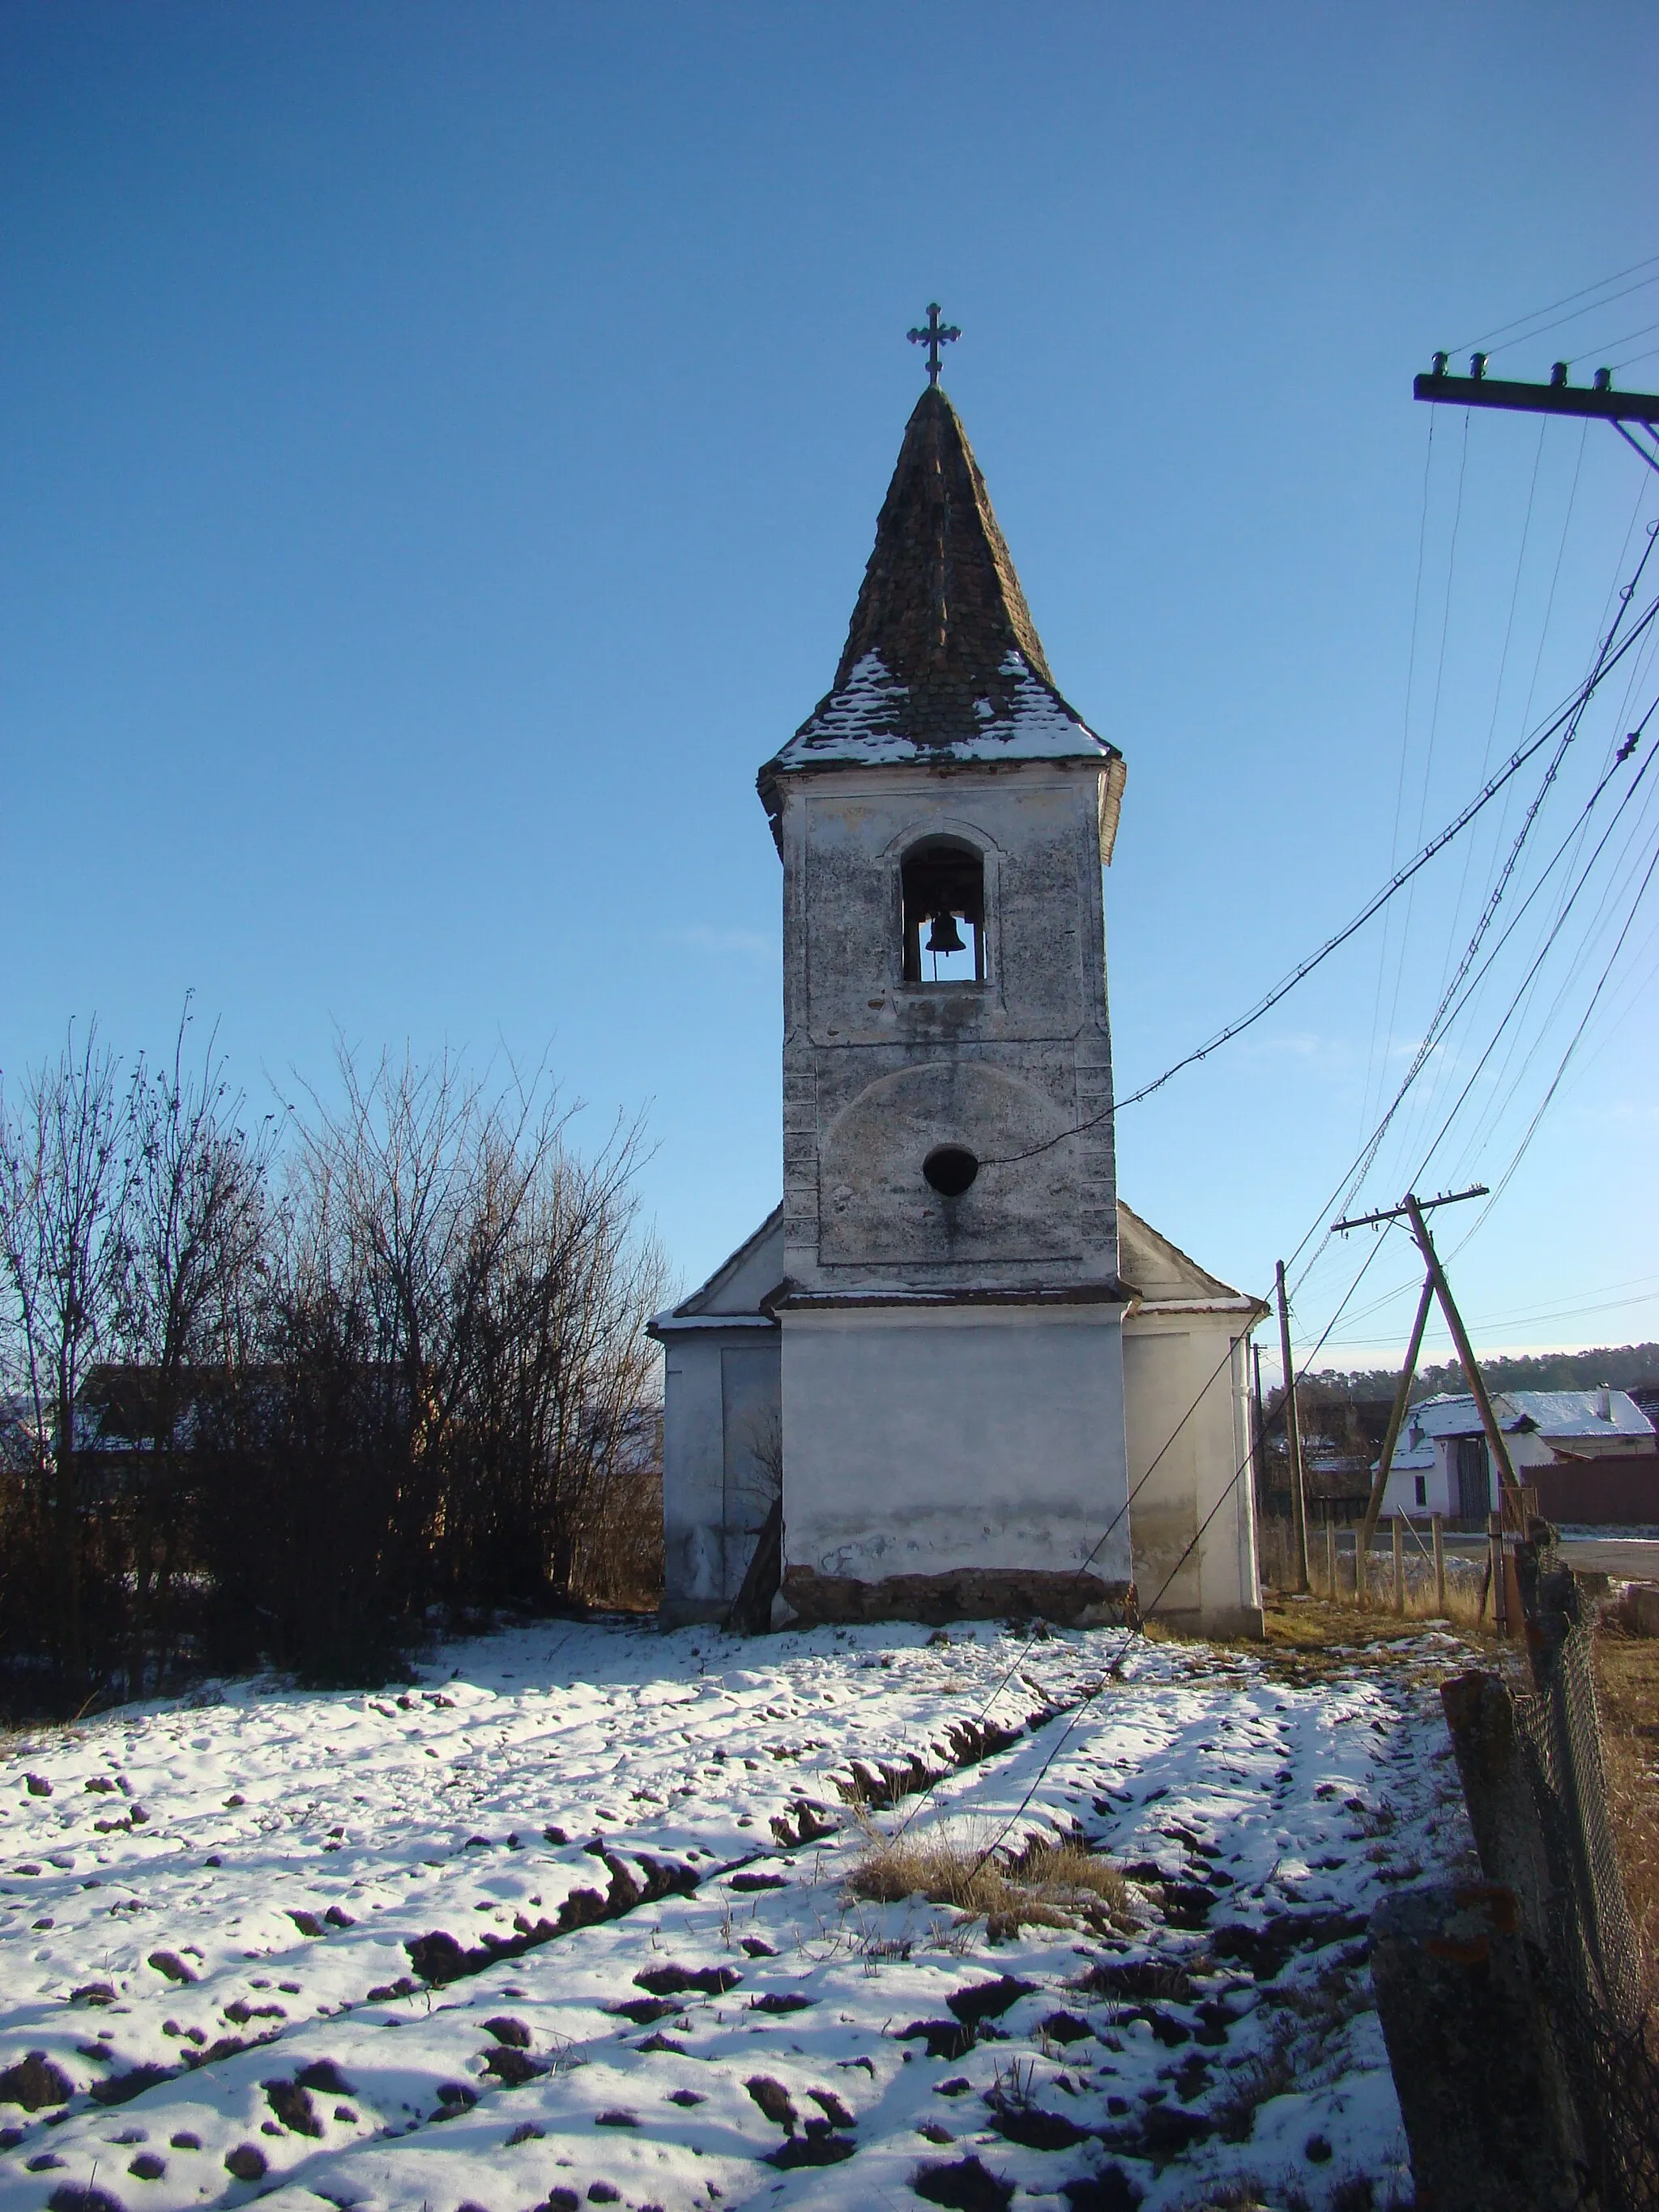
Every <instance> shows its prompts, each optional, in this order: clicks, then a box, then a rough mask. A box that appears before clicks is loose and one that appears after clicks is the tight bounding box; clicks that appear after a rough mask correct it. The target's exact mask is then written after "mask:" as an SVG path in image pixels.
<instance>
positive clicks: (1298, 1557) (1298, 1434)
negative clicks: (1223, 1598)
mask: <svg viewBox="0 0 1659 2212" xmlns="http://www.w3.org/2000/svg"><path fill="white" fill-rule="evenodd" d="M1273 1279H1274V1282H1275V1283H1276V1285H1277V1286H1278V1290H1279V1357H1280V1358H1281V1359H1282V1361H1283V1362H1284V1367H1285V1447H1286V1449H1287V1450H1288V1451H1289V1454H1290V1462H1291V1535H1292V1538H1293V1540H1294V1553H1295V1556H1294V1559H1292V1562H1291V1565H1292V1567H1293V1570H1294V1572H1295V1575H1296V1587H1297V1590H1298V1591H1299V1592H1302V1593H1303V1594H1304V1595H1305V1593H1306V1591H1307V1588H1308V1498H1307V1492H1306V1491H1305V1490H1304V1487H1303V1483H1302V1424H1301V1422H1300V1420H1299V1419H1297V1409H1296V1369H1295V1367H1294V1366H1293V1365H1292V1364H1291V1307H1290V1301H1289V1299H1288V1298H1287V1297H1285V1262H1284V1261H1282V1260H1281V1261H1279V1263H1278V1265H1277V1267H1276V1268H1275V1270H1274V1275H1273Z"/></svg>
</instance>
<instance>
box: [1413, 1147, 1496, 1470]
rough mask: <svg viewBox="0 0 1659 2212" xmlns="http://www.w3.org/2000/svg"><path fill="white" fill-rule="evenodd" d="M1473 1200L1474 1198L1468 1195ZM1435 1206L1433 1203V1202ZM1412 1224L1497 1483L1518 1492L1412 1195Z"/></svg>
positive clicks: (1483, 1383)
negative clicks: (1455, 1352)
mask: <svg viewBox="0 0 1659 2212" xmlns="http://www.w3.org/2000/svg"><path fill="white" fill-rule="evenodd" d="M1468 1195H1469V1196H1471V1197H1473V1196H1474V1193H1473V1192H1470V1193H1469V1194H1468ZM1431 1203H1432V1200H1431ZM1401 1212H1404V1213H1405V1214H1406V1216H1407V1218H1408V1219H1409V1220H1410V1222H1411V1225H1412V1235H1413V1237H1415V1238H1416V1239H1417V1249H1418V1250H1419V1252H1420V1253H1421V1254H1422V1255H1423V1258H1424V1261H1425V1265H1426V1266H1427V1267H1428V1271H1429V1280H1430V1282H1431V1284H1432V1285H1434V1294H1435V1296H1436V1297H1437V1298H1438V1299H1439V1301H1440V1310H1441V1312H1442V1313H1443V1314H1444V1315H1445V1316H1446V1326H1447V1328H1449V1329H1450V1331H1451V1334H1452V1342H1453V1343H1454V1344H1455V1346H1457V1357H1458V1358H1459V1359H1460V1360H1461V1361H1462V1365H1463V1374H1464V1377H1465V1379H1466V1380H1467V1382H1468V1386H1469V1395H1470V1396H1471V1397H1472V1398H1473V1399H1474V1402H1475V1407H1476V1409H1477V1411H1478V1412H1479V1413H1480V1425H1481V1427H1482V1428H1483V1429H1484V1430H1485V1431H1486V1442H1487V1443H1488V1444H1489V1445H1490V1446H1491V1448H1492V1465H1493V1466H1494V1467H1495V1468H1497V1469H1498V1482H1499V1483H1500V1485H1501V1486H1502V1487H1503V1489H1504V1491H1505V1492H1510V1493H1514V1492H1516V1491H1518V1489H1519V1485H1518V1484H1517V1483H1516V1480H1515V1469H1514V1468H1512V1467H1511V1466H1510V1448H1509V1446H1508V1445H1507V1444H1506V1443H1504V1431H1502V1430H1501V1429H1500V1428H1499V1427H1498V1416H1497V1414H1496V1413H1493V1411H1492V1400H1491V1398H1490V1397H1489V1396H1488V1395H1487V1393H1486V1377H1485V1376H1483V1375H1482V1374H1481V1372H1480V1362H1479V1361H1478V1360H1477V1359H1476V1358H1475V1356H1474V1346H1473V1345H1472V1344H1471V1343H1470V1342H1469V1333H1468V1329H1466V1328H1464V1326H1463V1316H1462V1314H1461V1313H1459V1312H1458V1310H1457V1302H1456V1300H1455V1298H1454V1297H1453V1296H1452V1294H1451V1285H1450V1284H1449V1282H1448V1281H1447V1280H1446V1272H1445V1269H1444V1268H1443V1267H1442V1266H1441V1264H1440V1259H1439V1255H1438V1254H1437V1252H1436V1251H1435V1249H1434V1239H1433V1237H1431V1236H1430V1234H1429V1225H1428V1223H1427V1222H1426V1221H1425V1219H1424V1218H1423V1208H1422V1206H1420V1205H1419V1203H1418V1201H1417V1200H1416V1199H1414V1198H1413V1196H1412V1194H1411V1193H1410V1192H1409V1191H1407V1194H1406V1203H1405V1205H1404V1206H1403V1207H1402V1208H1401Z"/></svg>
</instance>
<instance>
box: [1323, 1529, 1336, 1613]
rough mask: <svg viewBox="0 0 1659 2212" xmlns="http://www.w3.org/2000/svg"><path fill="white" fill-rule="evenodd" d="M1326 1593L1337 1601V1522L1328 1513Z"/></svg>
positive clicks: (1326, 1530)
mask: <svg viewBox="0 0 1659 2212" xmlns="http://www.w3.org/2000/svg"><path fill="white" fill-rule="evenodd" d="M1325 1595H1326V1596H1327V1597H1328V1599H1329V1600H1330V1601H1332V1603H1333V1604H1334V1602H1335V1601H1336V1523H1335V1522H1334V1521H1333V1520H1332V1519H1331V1518H1330V1516H1329V1515H1327V1516H1326V1519H1325Z"/></svg>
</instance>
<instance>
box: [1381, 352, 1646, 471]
mask: <svg viewBox="0 0 1659 2212" xmlns="http://www.w3.org/2000/svg"><path fill="white" fill-rule="evenodd" d="M1446 368H1447V356H1445V355H1444V354H1443V353H1437V354H1436V356H1435V357H1434V367H1433V368H1432V369H1431V371H1430V373H1429V374H1428V375H1427V376H1419V377H1418V378H1417V379H1416V380H1415V381H1414V382H1413V386H1412V398H1413V399H1429V400H1438V401H1439V402H1440V404H1442V405H1443V406H1451V407H1502V408H1505V409H1508V410H1512V411H1514V412H1516V413H1519V414H1522V415H1577V416H1594V417H1596V418H1598V419H1599V420H1600V421H1601V422H1611V423H1612V425H1613V428H1614V429H1615V430H1616V431H1617V432H1618V433H1619V435H1620V437H1621V438H1622V439H1623V440H1624V441H1625V443H1626V445H1627V446H1628V447H1630V449H1631V451H1632V453H1639V454H1640V455H1641V457H1642V459H1644V461H1645V462H1646V463H1647V465H1648V466H1649V467H1650V469H1654V470H1656V471H1659V453H1650V452H1649V451H1648V449H1647V447H1645V446H1643V445H1641V444H1639V443H1638V441H1637V440H1636V439H1634V438H1632V435H1631V434H1630V432H1629V431H1628V430H1627V429H1626V428H1625V425H1626V422H1639V423H1641V424H1642V425H1643V426H1644V428H1646V430H1647V433H1648V435H1649V437H1650V438H1651V437H1654V436H1655V435H1656V433H1655V430H1654V425H1655V423H1656V422H1659V392H1615V391H1614V390H1613V371H1612V370H1611V369H1610V368H1598V369H1597V370H1596V372H1595V377H1594V379H1593V380H1591V382H1590V384H1589V386H1584V385H1573V384H1569V383H1568V382H1567V363H1566V362H1565V361H1558V362H1556V364H1555V366H1554V368H1553V369H1552V370H1551V371H1550V380H1549V382H1548V383H1547V384H1520V383H1516V382H1513V381H1511V380H1510V379H1508V378H1504V377H1495V376H1488V375H1487V374H1486V355H1485V354H1483V353H1472V354H1471V355H1470V356H1469V373H1468V375H1467V376H1449V375H1448V374H1447V373H1446Z"/></svg>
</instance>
